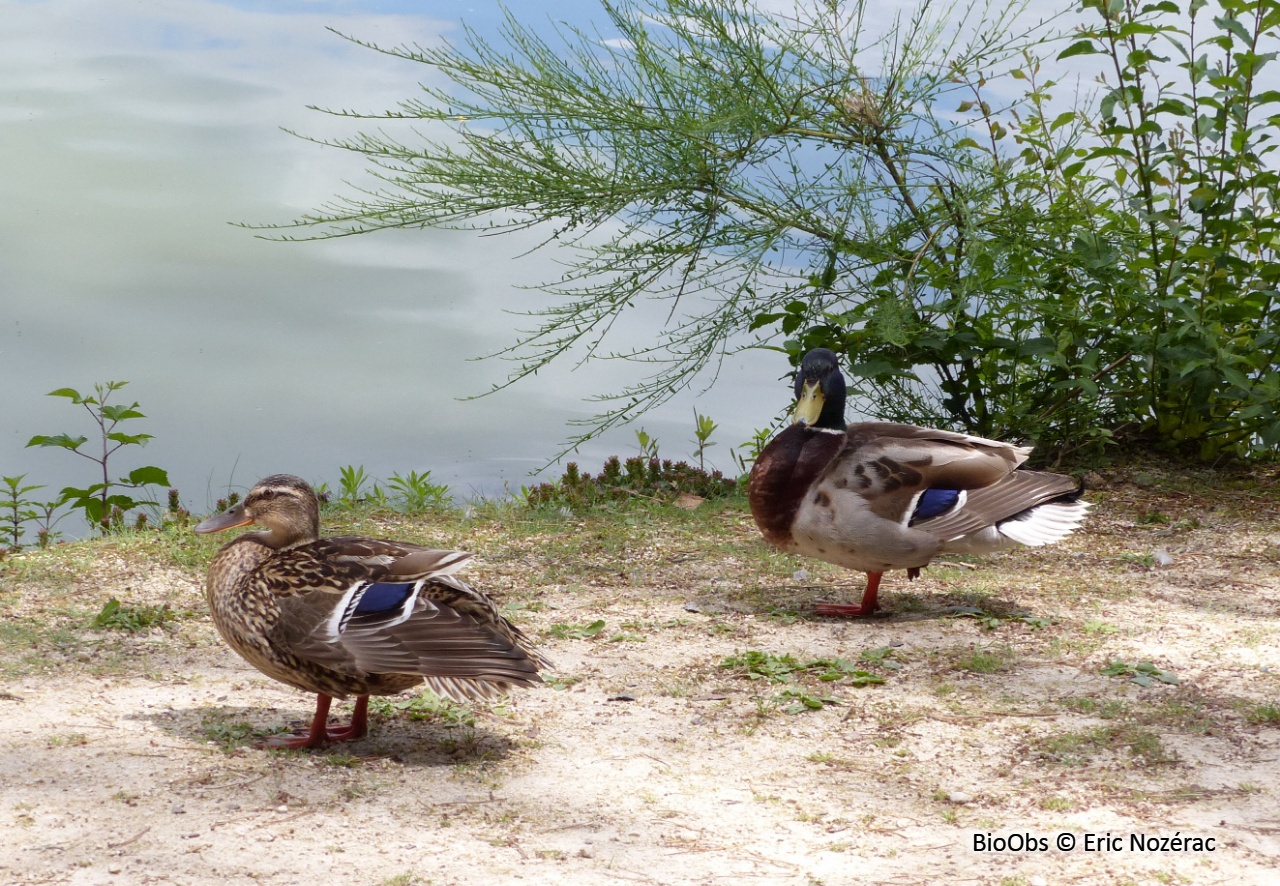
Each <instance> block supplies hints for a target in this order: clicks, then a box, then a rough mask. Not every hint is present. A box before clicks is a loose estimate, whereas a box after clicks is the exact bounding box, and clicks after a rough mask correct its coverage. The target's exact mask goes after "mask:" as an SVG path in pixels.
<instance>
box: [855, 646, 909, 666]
mask: <svg viewBox="0 0 1280 886" xmlns="http://www.w3.org/2000/svg"><path fill="white" fill-rule="evenodd" d="M893 654H894V650H893V647H892V646H881V647H879V648H877V649H864V650H862V652H860V653H858V659H859V661H865V662H866V663H867V664H871V665H875V666H876V667H881V668H888V669H889V670H891V671H896V670H898V669H899V668H901V667H902V665H901V664H899V663H898V662H896V661H893V660H892V658H893Z"/></svg>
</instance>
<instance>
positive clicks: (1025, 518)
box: [747, 348, 1089, 617]
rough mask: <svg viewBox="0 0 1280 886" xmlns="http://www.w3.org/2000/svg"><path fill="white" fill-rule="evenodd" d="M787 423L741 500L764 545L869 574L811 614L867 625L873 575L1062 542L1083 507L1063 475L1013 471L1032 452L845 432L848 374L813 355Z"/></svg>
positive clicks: (878, 429) (932, 434)
mask: <svg viewBox="0 0 1280 886" xmlns="http://www.w3.org/2000/svg"><path fill="white" fill-rule="evenodd" d="M795 393H796V401H797V402H796V409H795V416H794V422H793V423H792V424H791V426H790V427H788V428H787V429H786V430H784V431H782V433H780V434H778V436H777V437H775V438H774V439H773V440H771V441H770V442H769V444H768V445H767V446H765V448H764V449H763V450H762V451H761V453H760V457H759V458H758V459H756V463H755V466H754V467H753V468H752V469H751V480H750V483H749V484H748V486H747V497H748V499H749V501H750V502H751V514H752V516H754V517H755V520H756V525H757V526H759V527H760V531H761V532H762V533H763V534H764V537H765V539H766V540H767V541H769V542H770V543H771V544H774V545H776V546H778V547H779V548H782V549H783V550H784V551H793V552H795V553H797V554H806V555H808V556H811V557H817V558H818V559H819V560H826V561H827V562H828V563H835V564H837V565H839V566H846V567H848V568H850V569H857V570H859V571H861V572H865V573H867V589H866V592H865V593H864V594H863V597H862V603H861V604H858V605H852V604H840V603H820V604H818V606H817V607H816V610H815V611H816V612H817V613H818V614H819V615H842V616H850V617H857V616H866V615H871V614H872V613H873V612H875V611H876V610H877V609H878V608H880V607H879V604H878V603H877V601H876V594H877V592H878V590H879V587H880V576H881V575H882V574H883V573H884V572H885V571H886V570H888V569H906V570H907V576H908V577H909V578H915V577H916V576H917V575H918V574H919V573H920V570H921V568H923V567H924V566H927V565H928V563H929V561H930V560H932V559H933V558H934V557H936V556H938V555H939V554H945V553H987V552H990V551H998V550H1001V549H1002V548H1007V547H1010V546H1012V545H1013V544H1014V543H1015V542H1016V543H1019V544H1024V545H1030V546H1033V547H1035V546H1039V545H1046V544H1051V543H1053V542H1056V541H1061V540H1062V539H1063V538H1065V537H1067V536H1068V535H1070V534H1071V533H1072V532H1073V531H1074V530H1075V529H1076V528H1077V527H1078V526H1079V525H1080V521H1081V520H1083V519H1084V516H1085V511H1087V510H1088V507H1089V505H1088V504H1087V503H1086V502H1084V501H1081V500H1080V495H1081V493H1082V491H1083V490H1082V487H1081V486H1080V485H1079V484H1078V483H1076V481H1075V480H1073V479H1072V478H1070V477H1066V476H1063V475H1061V474H1049V473H1044V472H1041V471H1029V470H1024V469H1022V468H1020V467H1019V465H1021V464H1022V463H1023V462H1024V461H1026V459H1027V456H1028V455H1030V453H1031V449H1030V448H1029V447H1023V446H1014V445H1012V444H1009V443H1001V442H998V441H996V440H984V439H983V438H981V437H971V436H969V435H968V434H957V433H953V432H951V431H939V430H934V429H932V428H921V427H917V426H915V425H907V424H896V423H893V422H874V421H873V422H855V423H854V424H851V425H848V426H846V425H845V422H844V401H845V384H844V376H843V375H841V374H840V367H839V365H838V364H837V362H836V355H835V354H834V353H832V352H831V351H828V350H826V349H825V348H818V349H816V350H813V351H810V352H809V353H808V354H806V355H805V358H804V361H803V362H802V363H801V365H800V371H799V372H798V373H796V380H795Z"/></svg>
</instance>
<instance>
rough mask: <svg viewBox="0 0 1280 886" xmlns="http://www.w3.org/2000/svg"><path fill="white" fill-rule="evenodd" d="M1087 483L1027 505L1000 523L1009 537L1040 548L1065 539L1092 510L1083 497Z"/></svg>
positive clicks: (1000, 526) (999, 525)
mask: <svg viewBox="0 0 1280 886" xmlns="http://www.w3.org/2000/svg"><path fill="white" fill-rule="evenodd" d="M1083 494H1084V486H1083V484H1081V486H1080V487H1078V488H1077V489H1075V490H1074V491H1072V492H1067V493H1064V494H1063V495H1060V496H1057V497H1056V498H1053V499H1050V500H1049V501H1046V502H1042V503H1040V504H1038V505H1034V506H1032V507H1029V508H1027V509H1026V510H1025V511H1020V512H1018V513H1016V514H1014V515H1013V516H1012V517H1010V518H1009V519H1007V520H1001V521H1000V522H999V523H997V524H996V529H998V530H999V532H1000V534H1001V535H1003V536H1004V537H1005V538H1008V539H1010V540H1011V541H1015V542H1017V543H1018V544H1023V545H1026V546H1028V547H1032V548H1038V547H1040V546H1042V545H1049V544H1053V543H1055V542H1059V541H1062V540H1063V539H1064V538H1066V537H1067V536H1068V535H1070V534H1071V533H1073V532H1075V531H1076V530H1077V529H1079V528H1080V524H1081V523H1082V522H1083V521H1084V518H1085V516H1086V515H1087V514H1088V512H1089V503H1088V502H1087V501H1084V500H1083V499H1082V498H1081V495H1083Z"/></svg>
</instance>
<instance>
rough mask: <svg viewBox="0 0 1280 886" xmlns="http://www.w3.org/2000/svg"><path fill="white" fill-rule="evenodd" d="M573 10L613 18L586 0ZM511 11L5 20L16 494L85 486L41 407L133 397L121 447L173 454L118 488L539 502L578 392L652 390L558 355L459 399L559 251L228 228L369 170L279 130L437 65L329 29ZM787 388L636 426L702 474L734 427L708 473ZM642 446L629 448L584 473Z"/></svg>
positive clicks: (5, 439)
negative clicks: (393, 490) (312, 488)
mask: <svg viewBox="0 0 1280 886" xmlns="http://www.w3.org/2000/svg"><path fill="white" fill-rule="evenodd" d="M515 6H516V7H517V8H519V9H520V10H521V12H522V14H523V12H524V10H525V9H526V8H527V9H528V10H529V12H530V14H533V13H534V10H535V9H537V10H539V11H538V12H537V14H538V15H539V16H541V17H543V18H545V16H546V15H547V12H546V10H547V9H548V8H550V4H543V3H539V4H528V5H527V7H526V6H525V5H524V4H515ZM555 10H556V15H557V17H563V18H573V17H574V16H580V17H581V18H580V19H579V20H582V21H585V20H587V17H588V16H592V17H595V18H597V19H598V18H600V13H599V11H598V5H597V4H596V3H595V2H588V0H575V2H571V3H564V2H559V3H557V4H555ZM497 15H498V13H497V5H496V4H494V3H473V4H469V5H464V4H456V3H449V2H415V3H372V2H370V3H366V2H351V3H343V2H336V0H335V2H332V3H325V2H319V3H304V2H287V0H281V2H266V0H264V2H243V3H232V4H215V3H208V2H197V0H171V2H155V3H146V4H122V3H101V2H93V0H80V2H8V0H0V20H3V22H4V25H3V27H0V72H2V76H0V96H2V97H0V126H2V127H3V133H4V135H3V144H4V149H3V150H4V159H5V163H4V166H5V170H6V172H5V175H4V176H3V177H0V371H2V372H3V375H4V379H5V383H4V385H3V386H0V414H3V416H4V422H3V425H0V431H2V432H3V433H0V475H6V476H12V475H16V474H22V473H26V474H27V480H26V482H29V483H30V482H34V483H43V484H46V485H47V487H48V488H47V489H46V490H43V491H42V493H41V494H45V495H47V496H48V497H52V496H53V495H54V494H56V491H57V490H58V489H60V488H61V487H62V486H64V485H81V486H83V485H87V484H89V483H90V482H92V481H93V477H94V474H93V469H94V466H93V465H92V464H90V463H88V462H87V461H84V460H83V459H77V458H76V457H74V456H72V455H70V454H69V453H65V452H62V451H58V450H38V449H26V448H24V445H25V443H26V441H27V440H28V439H29V438H30V437H31V436H33V435H35V434H54V433H58V432H62V431H66V432H69V433H72V434H79V433H84V434H89V435H90V436H91V430H92V426H91V425H90V423H89V417H88V416H87V415H86V414H84V413H83V412H81V411H80V409H79V407H74V406H72V405H70V404H69V403H68V401H65V400H61V399H57V398H49V397H46V396H44V395H45V394H46V392H48V391H51V390H53V389H55V388H61V387H73V388H78V389H80V390H88V389H91V388H92V385H93V383H94V382H97V381H106V380H109V379H115V380H128V381H129V382H130V384H129V386H128V387H127V388H125V389H124V390H123V391H121V392H120V394H119V395H118V396H121V397H122V398H127V399H128V401H129V402H132V401H133V400H137V401H139V402H140V403H141V408H142V410H143V411H144V412H145V413H146V415H147V418H146V419H145V420H143V421H139V422H137V423H135V424H134V425H133V426H132V427H131V428H122V430H132V431H146V432H148V433H151V434H153V435H154V438H155V439H154V440H152V441H151V443H150V444H149V445H148V446H147V448H146V449H145V450H142V451H133V452H131V451H129V450H126V451H124V452H122V453H121V454H120V456H119V458H120V461H119V463H118V465H117V467H118V470H117V471H115V472H114V473H116V474H117V475H119V474H122V473H124V472H126V471H127V469H129V468H131V467H134V466H137V465H140V464H155V465H158V466H160V467H164V468H166V469H167V470H168V471H169V473H170V478H171V480H172V481H173V483H174V484H175V485H176V486H177V487H178V488H179V489H180V490H181V491H182V494H183V498H184V501H185V502H186V504H187V505H188V506H189V507H191V508H192V509H193V510H194V511H196V512H202V511H205V510H207V509H208V507H209V506H210V502H212V501H214V500H216V498H218V497H219V496H221V495H224V494H225V493H226V490H227V489H228V488H229V487H230V488H241V489H243V488H244V487H246V486H248V485H251V484H252V483H253V482H254V481H255V480H256V479H257V478H259V477H260V476H262V475H264V474H268V473H272V472H276V471H288V472H292V473H297V474H300V475H302V476H304V477H307V478H309V479H312V480H316V481H320V480H326V481H328V482H330V484H331V485H335V486H336V483H337V479H338V469H339V468H340V467H341V466H343V465H348V464H353V465H363V466H364V467H365V468H366V470H367V471H368V472H369V473H370V474H372V475H373V476H376V477H380V478H386V477H387V476H389V475H390V474H391V473H393V472H402V473H407V472H408V471H410V470H417V471H424V470H430V471H431V472H432V476H433V478H434V479H436V480H438V481H444V482H447V483H449V484H450V486H451V487H453V489H454V490H455V492H457V493H458V494H460V495H461V496H462V497H464V498H466V497H473V496H475V495H480V494H483V495H500V494H502V493H503V491H504V489H505V488H506V487H507V486H508V485H510V486H513V487H515V488H517V489H518V488H519V486H520V485H521V484H523V483H527V482H529V476H528V475H529V472H530V471H532V470H535V469H537V468H540V467H542V466H543V465H545V464H546V463H547V462H548V460H549V459H551V458H552V457H553V456H554V455H555V454H556V453H557V452H558V451H559V450H560V448H561V447H562V445H563V444H564V442H565V441H566V440H568V439H569V438H570V437H571V436H572V434H573V433H575V431H574V429H572V428H570V427H569V426H568V422H569V420H571V419H574V418H585V417H589V416H590V415H592V414H594V413H595V412H596V411H597V410H596V408H595V406H594V405H593V404H591V403H588V402H585V400H584V398H587V397H589V396H591V395H593V394H598V393H604V392H609V391H616V390H618V389H620V388H621V387H622V386H623V385H624V384H625V383H626V382H627V381H628V380H633V379H634V378H636V374H635V373H636V371H637V370H636V369H635V368H634V367H632V366H629V365H626V364H621V363H614V362H599V361H595V362H592V363H590V364H587V365H586V366H579V367H575V366H574V365H573V364H571V363H569V362H565V363H564V364H563V365H557V366H554V367H552V368H551V369H550V370H548V371H545V372H543V373H541V374H540V375H539V376H538V377H536V378H533V379H529V380H527V381H524V382H522V383H519V384H517V385H516V386H515V387H514V388H511V389H508V390H506V391H504V392H502V393H499V394H496V395H493V396H489V397H484V398H481V399H478V400H467V401H464V400H461V399H459V398H463V397H467V396H470V395H475V394H479V393H482V392H484V391H486V390H488V389H489V388H490V387H491V386H492V385H493V384H495V383H497V382H500V381H502V380H503V379H504V378H505V377H506V375H507V371H508V369H509V366H508V365H506V364H504V363H502V362H501V361H499V360H477V359H476V358H480V357H484V356H485V355H489V354H493V353H495V352H496V351H498V350H500V349H501V348H503V347H505V346H507V345H509V344H511V343H512V342H513V341H514V329H515V328H516V327H517V326H520V325H522V324H523V325H527V321H524V320H522V319H521V318H517V317H512V316H510V315H509V314H507V313H506V312H507V311H510V310H513V309H516V310H518V309H522V308H529V307H536V306H537V305H538V304H540V303H541V300H542V296H540V295H539V294H538V293H536V292H528V291H524V290H522V289H521V287H522V286H524V285H527V284H530V283H533V282H537V281H539V280H543V279H546V278H549V277H552V276H554V275H555V273H556V267H555V265H554V263H553V262H554V260H555V256H554V255H553V254H551V253H539V254H535V255H533V256H526V257H523V258H522V257H520V256H521V254H522V253H524V252H526V250H528V249H529V248H530V247H531V246H532V245H533V244H534V240H533V239H532V238H531V237H529V236H504V237H491V238H481V237H478V236H475V235H469V234H459V233H449V232H438V231H422V232H403V233H395V234H380V235H373V236H369V237H362V238H354V239H347V240H342V241H330V242H318V243H308V244H281V243H274V242H266V241H263V240H261V239H258V238H255V236H254V235H253V234H252V233H251V232H249V231H246V230H244V229H241V228H237V227H234V226H233V225H232V224H230V223H232V222H239V221H249V222H283V221H288V220H289V219H292V218H293V217H295V216H297V215H298V214H300V213H302V212H304V211H306V210H308V209H311V208H314V207H315V206H317V205H319V204H321V203H323V202H324V201H325V200H326V199H328V198H329V197H331V196H332V195H334V194H335V193H337V192H339V191H341V190H342V184H341V183H342V181H343V180H344V179H352V178H356V177H358V175H359V172H360V164H359V163H358V158H355V157H352V156H348V155H345V154H343V153H342V152H339V151H333V150H326V149H322V148H319V147H317V146H315V145H313V144H310V143H308V142H305V141H303V140H301V139H298V138H295V137H293V136H291V135H288V134H286V133H285V132H283V131H281V127H288V128H292V129H297V130H300V131H303V132H306V133H309V134H313V135H326V134H330V133H331V132H336V131H343V130H339V129H335V127H338V126H340V125H341V124H340V123H339V122H337V121H334V120H332V119H329V118H327V117H325V116H324V115H321V114H318V113H316V112H313V111H308V110H307V109H306V105H307V104H319V105H324V106H329V107H351V108H359V109H363V110H380V109H383V108H386V107H390V106H392V105H393V104H394V102H396V101H397V100H400V99H404V98H407V97H411V96H413V94H414V93H415V89H416V84H417V82H418V80H419V78H421V77H423V76H424V75H426V74H427V73H429V72H428V70H427V69H426V68H424V67H423V66H420V65H413V64H410V63H407V62H402V61H396V60H393V59H389V58H386V57H384V56H381V55H379V54H377V53H373V52H370V51H368V50H365V49H361V48H359V47H357V46H354V45H353V44H351V43H349V42H347V41H344V40H342V39H340V38H339V37H337V36H335V35H333V34H332V33H330V32H329V31H327V30H326V26H333V27H335V28H337V29H339V30H341V31H344V32H346V33H350V34H353V35H357V36H359V37H361V38H363V39H368V40H373V41H375V42H383V43H388V44H396V43H410V42H418V43H424V44H425V43H429V42H431V41H433V40H436V39H438V37H439V36H440V35H441V34H455V35H456V33H457V29H458V21H459V19H460V18H466V19H467V20H468V21H469V22H472V23H474V24H475V25H476V26H477V27H480V28H482V29H484V28H492V27H493V26H494V24H495V23H496V21H497ZM659 310H660V309H657V308H654V309H649V310H648V315H646V312H645V310H640V311H636V312H635V313H636V316H635V318H634V319H633V320H632V321H631V326H629V327H628V328H627V329H626V330H625V332H626V334H625V335H624V336H623V339H626V338H630V339H634V340H643V339H644V338H645V337H650V338H651V337H652V336H654V335H655V334H656V332H657V329H658V328H659V327H660V324H661V320H662V319H663V315H662V314H661V313H659ZM619 343H622V342H621V340H620V342H619ZM786 369H787V367H786V364H785V361H784V360H783V359H782V358H781V357H779V356H778V355H776V354H770V353H768V352H763V351H754V352H748V353H745V354H743V355H740V356H738V357H735V358H733V359H732V360H731V361H730V362H729V363H728V364H726V366H725V368H724V371H723V372H722V374H721V378H720V380H719V382H718V383H717V384H716V385H715V387H714V389H713V390H711V391H709V392H707V393H701V392H700V391H699V390H697V389H695V390H692V391H687V392H684V393H683V394H682V395H681V396H679V397H677V398H676V399H675V400H674V401H672V402H671V403H669V404H668V405H667V406H665V407H664V408H662V409H660V410H659V411H657V412H655V413H653V414H651V415H648V416H645V417H644V418H643V419H642V420H641V422H640V423H639V425H640V426H642V427H644V428H645V429H646V430H647V431H648V432H649V433H650V434H651V435H653V436H654V437H656V438H657V439H658V440H659V444H660V448H661V452H662V454H663V455H664V456H666V457H672V458H682V457H686V456H688V455H689V454H690V453H691V452H692V442H691V441H692V439H693V410H694V407H695V405H696V407H697V408H698V409H699V410H700V411H701V412H703V413H705V414H708V415H710V416H711V417H712V418H713V419H714V420H716V421H717V422H719V423H720V425H721V427H720V430H719V431H718V432H717V433H716V435H715V437H714V438H713V439H714V440H716V441H718V443H719V445H718V446H717V447H716V448H714V449H713V450H712V451H711V456H712V460H713V461H714V462H715V463H716V464H717V466H719V467H721V468H723V469H725V470H729V469H730V467H731V465H732V460H731V459H730V458H729V450H730V448H731V447H733V446H736V445H737V444H739V443H742V442H743V441H745V440H746V439H748V438H749V437H750V436H751V434H752V432H753V431H754V430H755V429H757V428H760V427H764V426H766V425H768V424H770V423H771V422H773V421H774V420H775V419H776V418H777V417H778V416H779V415H780V413H781V411H782V410H783V409H784V408H785V406H786V401H787V399H788V391H787V386H786V384H785V382H783V381H780V380H779V378H780V376H782V375H783V374H784V373H785V372H786ZM708 380H709V379H708ZM635 451H636V447H635V435H634V428H631V429H622V430H618V431H615V432H612V433H610V434H609V435H608V436H606V437H604V438H603V439H601V440H598V441H595V442H593V443H591V444H590V445H588V446H586V447H584V449H583V450H582V451H581V453H580V454H579V455H577V456H575V459H576V460H577V461H579V462H580V463H581V464H582V465H583V466H584V467H594V466H598V464H599V463H600V461H602V460H603V458H604V457H605V456H606V455H608V454H611V453H614V452H617V453H620V454H630V453H634V452H635ZM68 522H70V521H68ZM62 528H64V529H66V528H68V524H67V523H64V524H63V527H62Z"/></svg>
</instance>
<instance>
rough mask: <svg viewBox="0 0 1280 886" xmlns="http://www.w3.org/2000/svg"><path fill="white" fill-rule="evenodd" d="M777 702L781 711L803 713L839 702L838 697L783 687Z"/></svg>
mask: <svg viewBox="0 0 1280 886" xmlns="http://www.w3.org/2000/svg"><path fill="white" fill-rule="evenodd" d="M882 682H883V681H882ZM778 702H779V704H780V705H781V706H782V711H783V713H787V714H803V713H806V712H808V711H820V710H822V709H823V708H824V707H826V706H827V705H830V704H840V699H838V698H835V697H834V696H830V695H814V694H813V693H811V692H806V691H805V690H803V689H784V690H782V691H781V692H779V693H778Z"/></svg>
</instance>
